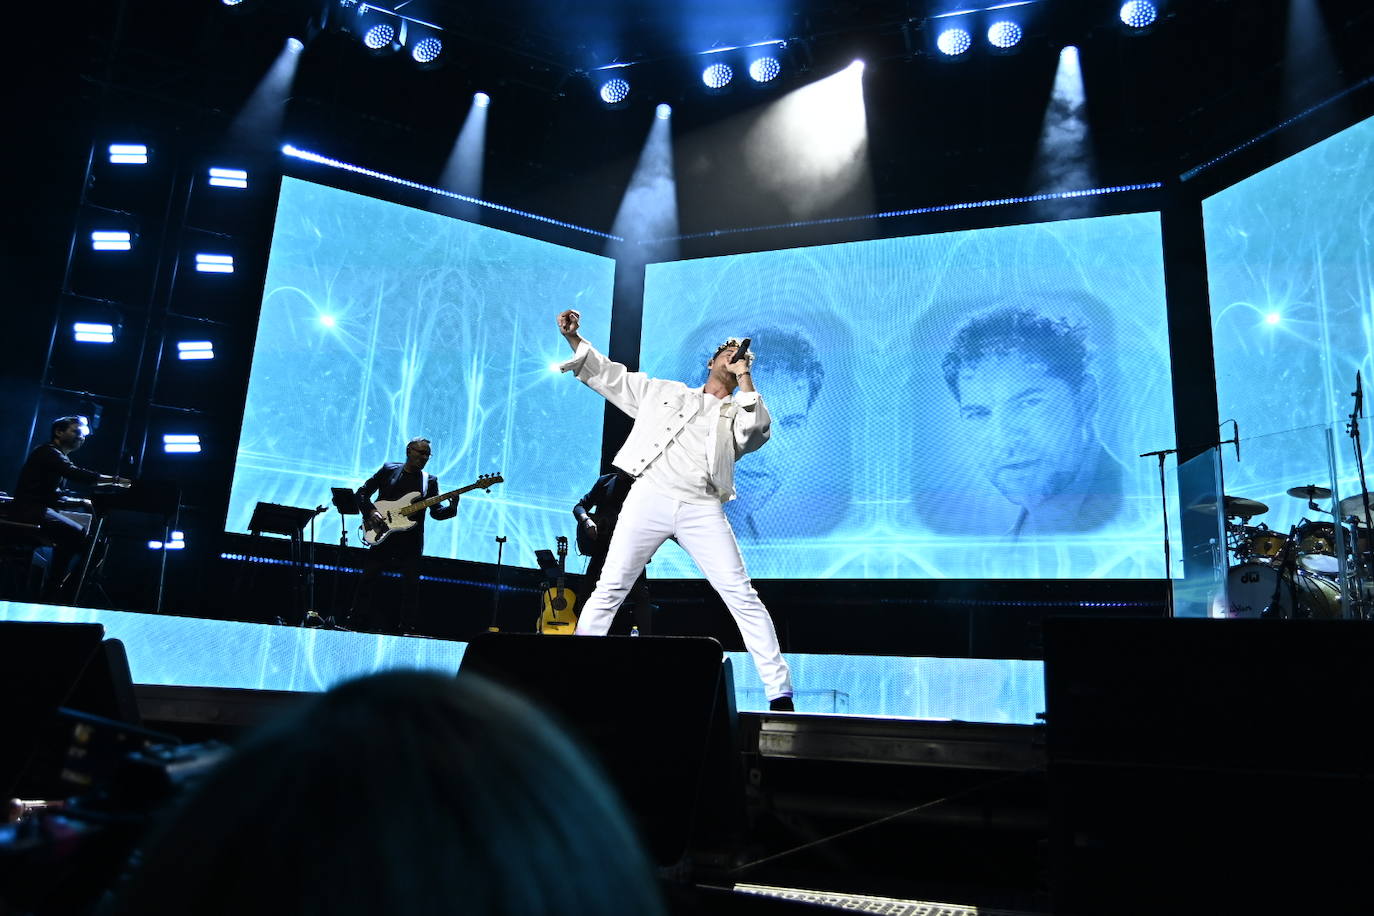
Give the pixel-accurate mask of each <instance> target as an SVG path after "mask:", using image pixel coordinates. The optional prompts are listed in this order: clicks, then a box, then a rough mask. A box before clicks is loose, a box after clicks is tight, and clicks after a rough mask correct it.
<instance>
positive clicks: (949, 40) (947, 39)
mask: <svg viewBox="0 0 1374 916" xmlns="http://www.w3.org/2000/svg"><path fill="white" fill-rule="evenodd" d="M935 47H936V48H938V49H939V50H940V53H941V54H943V55H945V56H946V57H958V56H959V55H960V54H963V53H964V52H965V51H967V50H968V49H969V48H971V47H973V36H972V35H970V34H969V33H968V29H961V28H952V29H945V30H944V31H943V32H941V33H940V37H938V38H936V39H935Z"/></svg>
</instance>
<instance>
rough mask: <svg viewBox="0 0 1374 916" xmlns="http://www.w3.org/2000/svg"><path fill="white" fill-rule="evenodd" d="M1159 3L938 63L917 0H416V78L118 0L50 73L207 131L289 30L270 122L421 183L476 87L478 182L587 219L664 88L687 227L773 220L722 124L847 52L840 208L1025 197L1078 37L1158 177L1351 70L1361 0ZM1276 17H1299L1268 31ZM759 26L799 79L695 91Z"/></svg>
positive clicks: (1140, 178) (345, 48)
mask: <svg viewBox="0 0 1374 916" xmlns="http://www.w3.org/2000/svg"><path fill="white" fill-rule="evenodd" d="M972 5H973V6H980V5H991V4H972ZM1162 5H1163V8H1164V17H1163V19H1162V20H1161V21H1160V22H1159V23H1157V24H1156V26H1155V27H1154V28H1153V29H1152V30H1151V31H1150V33H1149V34H1145V35H1141V36H1132V35H1126V34H1125V32H1124V30H1123V29H1122V28H1121V27H1120V24H1119V22H1117V20H1116V10H1117V8H1118V7H1119V3H1118V2H1117V0H1038V2H1033V3H1030V4H1028V5H1027V6H1026V7H1024V8H1022V9H1021V12H1024V13H1027V14H1029V15H1030V17H1031V18H1030V19H1029V20H1028V21H1027V37H1026V40H1025V41H1024V42H1023V48H1022V50H1021V51H1020V52H1019V53H1016V54H1013V55H1006V56H994V55H990V54H987V53H983V52H980V51H975V52H973V53H971V54H970V55H969V58H970V59H968V60H963V61H959V62H946V61H942V60H937V59H935V56H934V55H932V54H931V53H930V51H929V47H928V39H929V35H928V33H927V25H926V19H927V17H928V16H929V15H931V14H933V13H935V12H941V11H945V10H947V9H948V8H949V3H948V2H944V3H940V2H937V0H931V2H921V0H912V2H892V0H848V2H817V0H771V2H757V0H738V2H733V3H731V2H725V0H711V2H688V3H666V2H655V0H501V2H494V0H480V2H459V0H413V2H410V3H408V4H404V9H403V12H404V13H405V14H407V15H410V16H414V17H415V18H418V19H424V20H427V21H432V22H435V23H437V24H439V25H441V26H443V27H444V29H445V30H446V33H447V37H448V38H449V48H450V51H449V56H450V57H452V58H453V60H452V62H451V63H450V64H449V65H448V66H446V67H444V68H442V69H439V70H435V71H431V72H420V71H418V70H417V69H416V68H415V67H414V66H413V65H411V64H410V62H409V61H408V60H406V59H404V55H396V56H394V57H391V58H388V59H378V58H375V57H371V56H368V55H367V54H365V53H364V52H363V51H362V49H361V48H360V47H359V45H358V42H357V39H356V37H355V36H352V35H347V34H344V33H342V32H340V31H339V30H338V29H337V28H334V27H330V28H325V29H324V30H322V31H318V34H314V35H313V36H311V35H309V31H310V30H309V27H308V26H307V22H308V21H312V20H313V21H314V22H316V23H317V24H318V22H319V20H320V16H319V10H320V9H322V8H323V7H322V4H321V3H320V2H319V0H256V2H254V0H249V2H246V3H244V4H243V7H245V8H246V9H244V10H243V11H241V12H238V13H237V14H235V13H233V12H230V11H229V10H227V9H226V8H225V7H224V5H223V4H222V3H221V2H220V0H124V2H114V3H94V2H91V3H88V4H87V15H86V18H84V19H83V20H82V27H83V29H84V32H85V35H86V37H87V41H86V42H85V43H84V45H83V46H82V51H83V52H84V53H83V54H81V55H79V56H75V57H72V58H70V59H69V62H65V63H59V62H51V63H50V66H51V67H53V69H54V70H55V71H56V70H61V71H63V73H62V74H61V76H64V77H66V78H70V77H71V76H72V71H76V72H77V73H79V75H80V76H81V81H80V84H79V86H75V87H73V89H74V90H75V91H77V92H79V93H80V94H81V95H82V96H83V97H84V99H85V100H86V102H87V103H89V104H88V105H87V106H86V110H88V111H89V112H90V113H91V117H92V118H93V119H94V120H95V121H96V123H97V124H99V123H101V122H104V123H107V124H115V125H117V124H119V122H120V120H121V119H132V121H133V122H138V121H139V120H140V119H144V120H146V119H147V118H149V117H153V116H155V117H157V118H159V119H161V120H162V121H163V123H164V124H171V125H175V130H177V131H178V132H179V133H181V134H192V133H195V132H197V131H203V132H205V134H206V135H207V136H210V135H213V133H214V130H215V129H217V125H218V126H220V127H222V125H223V123H224V122H226V121H227V120H228V119H229V118H230V117H232V115H233V114H234V113H235V112H236V111H237V110H238V109H239V107H240V106H242V104H243V102H244V100H245V99H246V98H247V97H248V95H249V94H250V93H251V91H252V89H253V87H254V86H255V85H256V83H257V81H258V79H259V78H260V77H261V75H262V74H263V73H264V72H266V70H267V68H268V66H269V65H270V64H271V62H272V60H273V59H274V58H275V57H276V55H277V54H278V53H279V51H280V48H281V46H282V43H283V41H284V40H285V39H286V37H288V36H291V35H300V36H302V37H309V38H310V41H309V44H308V46H307V49H306V51H305V52H304V54H303V55H302V58H301V61H300V67H299V71H298V74H297V78H296V81H295V85H294V89H293V93H292V95H293V97H292V101H291V106H290V117H289V119H288V123H287V128H286V134H287V135H288V136H287V138H286V139H295V140H297V141H298V142H304V143H313V144H315V145H316V147H317V148H319V149H321V150H323V151H327V152H329V153H330V154H331V155H335V156H337V157H338V158H342V159H349V160H350V161H355V162H361V163H365V164H367V165H369V166H371V167H373V168H377V169H379V170H383V171H388V172H392V173H395V174H399V175H404V176H406V177H409V178H413V179H415V180H419V181H424V182H434V181H437V180H438V175H439V173H440V171H441V170H442V166H443V163H444V161H445V159H446V157H447V154H448V151H449V149H450V147H451V145H452V143H453V140H454V138H455V136H456V134H457V131H458V129H459V127H460V126H461V123H462V120H463V117H464V116H465V114H466V111H467V108H468V105H469V101H470V99H471V95H472V93H473V91H475V90H479V89H480V90H483V91H486V92H489V93H490V94H491V95H492V97H493V99H494V101H493V106H492V109H491V115H490V122H489V128H488V136H487V147H488V157H487V162H486V182H485V188H484V194H485V196H487V197H489V198H490V199H493V200H497V201H500V202H503V203H508V204H512V205H515V206H520V207H524V208H527V209H531V210H535V211H537V212H541V213H546V214H548V215H550V216H554V217H557V218H561V219H567V220H570V221H573V222H577V223H579V224H583V225H589V226H592V227H595V228H600V229H607V228H609V226H610V223H611V221H612V219H613V217H614V213H615V209H616V206H617V205H618V202H619V199H620V196H621V194H622V193H623V191H624V188H625V184H626V182H627V180H628V177H629V174H630V170H631V168H632V166H633V164H634V162H635V159H636V157H637V155H638V152H639V149H640V146H641V144H642V143H643V140H644V137H645V134H646V131H647V129H648V125H649V124H650V122H651V121H650V119H651V118H652V110H653V105H654V104H655V103H657V102H658V101H671V102H673V103H674V105H675V114H674V136H675V139H676V143H677V147H678V149H677V157H678V165H679V170H680V171H679V176H678V182H679V187H678V191H679V199H680V204H681V208H682V214H681V215H682V229H683V231H684V232H701V231H709V230H712V229H718V228H722V227H725V226H730V225H744V224H755V225H757V224H767V223H772V222H777V221H779V220H785V219H787V218H788V214H789V212H790V211H789V210H788V208H787V207H786V206H785V205H784V202H781V201H777V200H770V199H768V198H767V196H766V195H763V194H758V193H751V192H750V188H749V186H748V181H747V179H745V178H742V177H741V176H740V175H739V174H738V173H737V171H736V170H735V169H734V164H735V162H736V161H737V158H738V154H739V150H738V148H737V144H738V138H739V134H740V129H741V125H743V124H746V123H748V121H749V119H750V118H752V117H754V116H756V114H757V113H758V112H759V111H761V110H763V108H764V106H765V105H766V103H767V102H769V101H771V100H772V99H774V98H776V97H778V96H780V95H781V94H783V93H785V92H786V91H788V90H789V89H792V88H795V87H796V86H797V85H799V84H800V83H802V82H805V81H808V80H813V79H817V78H819V77H822V76H825V75H828V74H829V73H831V72H834V71H835V70H837V69H838V68H840V67H842V66H843V65H844V64H846V63H848V62H849V61H850V60H853V59H855V58H856V57H861V58H863V59H864V60H865V61H866V62H867V65H868V68H867V70H866V73H865V102H866V106H867V120H868V125H869V141H868V142H869V149H868V156H869V160H870V165H871V169H872V173H873V194H872V196H871V198H869V199H865V200H863V201H862V202H861V204H862V206H865V207H877V208H878V209H880V210H890V209H900V208H906V207H919V206H928V205H933V204H943V203H950V202H956V201H964V200H977V199H986V198H992V197H1001V196H1010V195H1017V194H1024V193H1028V192H1030V191H1033V190H1035V182H1034V179H1033V176H1032V173H1031V163H1032V161H1033V159H1034V155H1035V150H1036V145H1037V143H1038V140H1039V136H1040V132H1041V126H1042V121H1043V118H1044V112H1045V107H1046V102H1047V100H1048V99H1049V95H1050V89H1051V85H1052V83H1053V79H1054V74H1055V70H1056V66H1057V61H1058V54H1059V49H1060V48H1061V47H1062V46H1064V45H1066V44H1075V45H1076V46H1078V47H1079V48H1080V54H1081V60H1082V69H1083V74H1084V83H1085V86H1086V92H1087V106H1088V108H1087V113H1088V121H1089V124H1090V127H1091V133H1090V138H1091V147H1092V151H1093V154H1094V157H1095V162H1094V170H1093V172H1094V177H1095V179H1096V182H1097V183H1098V184H1100V185H1116V184H1132V183H1138V182H1150V181H1165V182H1170V181H1174V180H1176V179H1177V176H1178V175H1179V174H1180V173H1182V172H1184V171H1185V170H1187V169H1189V168H1190V167H1192V166H1195V165H1198V164H1199V163H1203V162H1207V161H1209V160H1211V159H1213V158H1215V157H1217V156H1219V155H1222V154H1223V153H1226V152H1227V151H1228V150H1230V149H1232V148H1234V147H1236V146H1239V145H1241V144H1244V143H1246V141H1248V140H1250V139H1251V138H1253V137H1255V136H1256V135H1258V134H1261V133H1263V132H1264V131H1266V130H1268V129H1270V128H1272V127H1273V126H1275V125H1277V124H1279V123H1280V122H1283V121H1284V120H1285V119H1287V118H1289V117H1291V116H1292V115H1294V114H1297V113H1298V112H1301V111H1303V110H1304V109H1306V108H1308V107H1309V106H1312V105H1314V104H1317V103H1319V102H1321V101H1323V100H1324V99H1327V98H1329V97H1330V96H1331V95H1332V94H1333V93H1337V92H1339V91H1340V90H1342V89H1346V88H1349V87H1352V86H1356V85H1357V84H1359V82H1360V81H1361V80H1364V79H1367V78H1369V77H1370V76H1371V75H1374V52H1372V51H1371V45H1370V43H1369V42H1367V41H1366V40H1365V39H1364V34H1365V33H1366V32H1368V31H1369V29H1370V26H1371V25H1374V4H1370V3H1369V2H1368V0H1171V2H1165V3H1163V4H1162ZM334 9H335V13H336V16H335V19H334V21H333V25H337V23H338V21H339V19H338V16H337V13H338V10H339V8H338V7H337V6H335V7H334ZM1290 10H1291V11H1293V12H1292V15H1293V16H1294V17H1295V21H1297V22H1299V23H1301V22H1303V21H1307V22H1312V21H1316V22H1318V23H1319V25H1318V26H1317V27H1315V28H1313V27H1303V28H1299V27H1294V26H1290V22H1289V21H1290ZM777 38H782V39H788V40H789V41H790V47H789V53H790V54H792V55H793V57H792V58H791V60H792V62H793V63H794V64H795V65H796V66H798V67H800V68H802V69H801V72H794V73H792V74H791V75H790V79H783V80H780V81H779V84H778V85H777V86H776V87H770V88H769V89H766V90H762V91H757V90H756V91H737V92H734V93H731V94H729V95H724V96H708V95H706V94H704V93H702V92H701V91H699V82H698V81H697V79H696V74H697V73H698V72H699V66H700V65H699V60H700V58H699V57H697V56H695V55H696V54H697V53H699V52H700V51H702V50H706V49H709V48H712V47H722V46H730V45H739V44H746V43H749V42H752V41H762V40H768V39H777ZM612 62H620V63H633V64H635V66H634V67H632V68H630V69H629V70H627V71H625V72H627V73H632V74H634V77H635V79H636V81H637V84H638V85H639V86H640V87H647V89H643V91H641V92H640V93H639V94H638V97H637V98H635V97H632V99H631V104H630V105H629V106H628V107H626V108H625V109H624V110H620V111H606V110H604V109H603V108H602V107H601V106H600V105H599V104H598V103H597V102H596V101H595V99H594V86H593V84H592V82H591V81H589V80H588V78H587V77H586V76H585V71H586V70H588V69H589V68H593V67H596V66H600V65H604V64H607V63H612ZM54 84H55V85H60V84H61V83H60V82H59V83H54ZM64 91H66V90H64ZM1369 95H1370V93H1368V92H1367V91H1360V92H1354V93H1349V94H1348V97H1347V98H1345V99H1344V100H1342V101H1341V102H1339V103H1337V104H1335V105H1330V106H1327V107H1325V108H1324V109H1323V110H1322V113H1321V117H1322V118H1325V121H1324V122H1323V127H1322V129H1330V128H1331V126H1333V125H1339V124H1341V123H1348V122H1349V121H1350V120H1352V119H1353V118H1354V117H1355V116H1356V115H1359V114H1362V113H1368V111H1369V110H1370V108H1371V106H1370V104H1369V101H1368V96H1369ZM154 113H155V114H154ZM688 163H690V164H691V166H692V167H691V168H690V169H689V168H687V167H686V166H687V165H688ZM859 205H860V202H856V201H840V202H838V203H836V204H835V208H836V209H835V212H834V213H820V214H817V215H818V216H827V215H835V214H843V213H844V208H845V207H847V206H848V207H854V206H859Z"/></svg>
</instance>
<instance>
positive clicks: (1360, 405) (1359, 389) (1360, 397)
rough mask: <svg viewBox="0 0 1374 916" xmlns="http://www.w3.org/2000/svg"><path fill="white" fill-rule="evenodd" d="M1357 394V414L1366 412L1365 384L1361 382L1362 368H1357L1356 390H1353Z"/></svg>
mask: <svg viewBox="0 0 1374 916" xmlns="http://www.w3.org/2000/svg"><path fill="white" fill-rule="evenodd" d="M1351 394H1353V395H1354V396H1355V416H1357V417H1358V416H1360V415H1361V414H1363V413H1364V386H1363V385H1361V383H1360V370H1359V369H1356V370H1355V390H1354V391H1353V392H1351Z"/></svg>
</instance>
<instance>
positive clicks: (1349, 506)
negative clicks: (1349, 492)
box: [1336, 493, 1374, 527]
mask: <svg viewBox="0 0 1374 916" xmlns="http://www.w3.org/2000/svg"><path fill="white" fill-rule="evenodd" d="M1369 505H1370V506H1371V507H1372V508H1374V493H1370V494H1369ZM1336 515H1337V516H1339V517H1340V518H1349V517H1350V516H1352V515H1353V516H1355V517H1356V518H1357V519H1359V521H1358V522H1357V523H1356V524H1358V525H1359V526H1360V527H1364V494H1363V493H1356V494H1355V495H1354V496H1347V497H1346V498H1345V499H1343V500H1341V504H1340V505H1339V506H1337V507H1336Z"/></svg>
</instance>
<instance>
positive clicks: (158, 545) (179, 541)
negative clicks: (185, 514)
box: [148, 531, 186, 550]
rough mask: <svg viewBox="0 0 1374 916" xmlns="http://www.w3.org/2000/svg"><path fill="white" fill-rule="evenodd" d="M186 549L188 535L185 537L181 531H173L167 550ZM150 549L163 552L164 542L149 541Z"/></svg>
mask: <svg viewBox="0 0 1374 916" xmlns="http://www.w3.org/2000/svg"><path fill="white" fill-rule="evenodd" d="M185 547H186V535H185V534H184V533H183V532H180V531H173V532H172V534H171V540H169V541H168V542H167V547H166V549H167V550H183V549H185ZM148 549H149V550H162V549H163V546H162V542H161V541H149V542H148Z"/></svg>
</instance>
